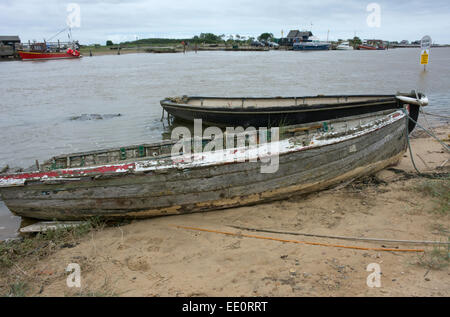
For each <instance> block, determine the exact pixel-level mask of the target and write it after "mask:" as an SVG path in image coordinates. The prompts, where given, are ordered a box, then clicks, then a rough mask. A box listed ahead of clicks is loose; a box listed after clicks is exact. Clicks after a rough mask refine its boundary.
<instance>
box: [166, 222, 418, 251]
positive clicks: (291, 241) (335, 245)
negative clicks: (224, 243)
mask: <svg viewBox="0 0 450 317" xmlns="http://www.w3.org/2000/svg"><path fill="white" fill-rule="evenodd" d="M171 227H175V228H179V229H186V230H194V231H202V232H210V233H219V234H224V235H228V236H235V237H246V238H253V239H261V240H272V241H278V242H286V243H296V244H307V245H316V246H322V247H334V248H343V249H354V250H365V251H390V252H425V250H423V249H389V248H366V247H357V246H346V245H339V244H329V243H320V242H308V241H298V240H286V239H280V238H273V237H265V236H257V235H253V234H244V233H234V232H226V231H217V230H211V229H202V228H193V227H185V226H178V225H171Z"/></svg>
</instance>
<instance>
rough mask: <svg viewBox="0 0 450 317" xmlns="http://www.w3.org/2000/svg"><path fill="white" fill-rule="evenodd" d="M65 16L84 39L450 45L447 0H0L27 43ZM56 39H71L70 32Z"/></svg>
mask: <svg viewBox="0 0 450 317" xmlns="http://www.w3.org/2000/svg"><path fill="white" fill-rule="evenodd" d="M71 3H75V4H76V5H77V6H78V8H79V20H77V19H76V17H77V15H76V13H77V12H78V11H77V10H76V9H73V7H72V9H70V10H69V11H68V5H69V4H71ZM371 3H375V7H374V6H373V5H372V6H370V4H371ZM368 6H369V8H368ZM374 8H375V9H374ZM368 9H369V10H368ZM378 13H379V14H378ZM68 16H70V18H69V21H70V22H71V24H72V26H73V28H72V34H73V38H74V39H76V40H79V41H80V43H81V44H94V43H98V44H103V45H104V44H105V42H106V41H107V40H112V41H113V42H114V43H118V42H123V41H130V40H135V39H136V38H138V39H142V38H151V37H166V38H190V37H192V36H194V35H198V34H200V33H207V32H210V33H215V34H218V35H219V34H225V35H227V36H228V35H236V34H239V35H241V36H253V37H256V36H258V35H260V34H261V33H264V32H269V33H273V34H274V36H275V37H281V32H282V31H283V33H284V35H286V34H287V33H288V32H289V30H295V29H299V30H312V32H313V33H314V35H315V36H317V37H319V39H321V40H326V39H327V37H328V39H329V40H337V39H349V38H353V36H354V35H355V34H356V36H358V37H360V38H362V39H383V40H389V41H401V40H409V41H414V40H420V39H421V38H422V37H423V36H424V35H430V36H431V37H432V39H433V42H434V43H438V44H449V43H450V1H449V0H434V1H433V0H428V1H425V0H420V1H419V0H410V1H406V0H390V1H370V0H369V1H361V0H320V1H317V0H308V1H304V0H283V1H274V0H222V1H219V0H207V1H205V0H157V1H155V0H128V1H126V0H124V1H119V0H70V1H66V0H45V1H42V0H0V35H19V36H20V38H21V40H22V42H26V41H28V40H31V41H33V40H36V41H42V40H43V39H47V40H49V39H51V38H52V36H54V35H55V34H56V33H58V32H59V31H61V30H63V29H64V28H65V27H67V20H68ZM378 17H379V18H378ZM368 19H369V21H368ZM77 22H79V27H78V25H77V24H78V23H77ZM56 39H60V40H61V41H66V40H67V32H63V33H61V34H60V35H58V36H56V37H54V38H53V40H56Z"/></svg>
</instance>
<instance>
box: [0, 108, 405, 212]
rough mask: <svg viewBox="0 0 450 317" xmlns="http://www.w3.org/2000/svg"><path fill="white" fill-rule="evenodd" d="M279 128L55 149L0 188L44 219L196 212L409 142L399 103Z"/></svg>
mask: <svg viewBox="0 0 450 317" xmlns="http://www.w3.org/2000/svg"><path fill="white" fill-rule="evenodd" d="M279 131H280V139H279V140H278V141H276V140H274V139H272V142H268V143H260V144H257V145H256V146H242V147H238V148H237V147H234V148H228V149H223V150H216V151H205V152H201V153H197V154H191V153H189V152H184V153H182V152H180V153H179V154H177V155H171V153H172V147H173V145H174V144H175V142H176V141H165V142H161V143H157V144H143V145H136V146H130V147H124V148H117V149H109V150H103V151H92V152H85V153H75V154H69V155H62V156H57V157H54V158H52V159H51V160H49V161H47V162H45V163H44V164H42V165H40V166H39V167H35V168H34V169H35V170H34V171H27V172H21V173H13V174H3V175H0V195H1V198H2V199H3V201H4V203H5V204H6V205H7V207H8V208H9V209H10V210H11V211H12V212H13V213H14V214H16V215H19V216H23V217H29V218H38V219H46V220H55V219H56V220H80V219H86V218H88V217H91V216H100V217H105V218H115V217H116V218H117V217H119V218H124V217H132V218H139V217H153V216H164V215H175V214H183V213H191V212H202V211H209V210H215V209H224V208H230V207H238V206H244V205H252V204H257V203H261V202H267V201H272V200H279V199H284V198H287V197H289V196H291V195H294V194H298V193H309V192H313V191H317V190H320V189H324V188H327V187H329V186H332V185H334V184H337V183H339V182H343V181H347V180H349V179H353V178H358V177H361V176H363V175H367V174H370V173H373V172H376V171H378V170H381V169H383V168H385V167H387V166H389V165H392V164H395V163H396V162H397V161H398V160H399V159H400V158H401V157H402V155H403V153H404V152H405V150H406V146H407V138H406V136H407V116H406V114H405V111H404V110H387V111H381V112H376V113H369V114H363V115H358V116H352V117H349V118H341V119H334V120H326V121H319V122H315V123H313V124H311V123H309V124H302V125H295V126H287V127H283V128H280V130H279ZM272 135H273V134H272ZM189 142H191V141H189ZM277 162H278V164H275V163H277ZM272 163H274V166H276V167H277V169H276V170H274V172H273V173H270V172H262V171H263V168H264V167H267V166H270V165H271V164H272Z"/></svg>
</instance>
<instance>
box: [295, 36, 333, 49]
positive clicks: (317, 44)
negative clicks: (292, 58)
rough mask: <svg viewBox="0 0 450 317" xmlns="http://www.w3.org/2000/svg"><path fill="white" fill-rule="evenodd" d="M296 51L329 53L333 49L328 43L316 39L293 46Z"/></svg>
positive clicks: (312, 38)
mask: <svg viewBox="0 0 450 317" xmlns="http://www.w3.org/2000/svg"><path fill="white" fill-rule="evenodd" d="M292 47H293V49H294V51H327V50H329V49H330V48H331V44H330V43H328V42H321V41H319V40H318V39H317V38H315V37H310V38H309V39H308V40H305V41H301V42H296V43H294V44H293V46H292Z"/></svg>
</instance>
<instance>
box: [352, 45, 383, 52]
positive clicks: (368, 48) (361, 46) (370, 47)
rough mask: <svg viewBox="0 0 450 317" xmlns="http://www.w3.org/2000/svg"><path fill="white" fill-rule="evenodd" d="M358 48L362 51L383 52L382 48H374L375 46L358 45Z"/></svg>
mask: <svg viewBox="0 0 450 317" xmlns="http://www.w3.org/2000/svg"><path fill="white" fill-rule="evenodd" d="M358 48H359V49H360V50H363V51H384V50H385V48H384V47H375V46H371V45H360V46H359V47H358Z"/></svg>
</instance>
